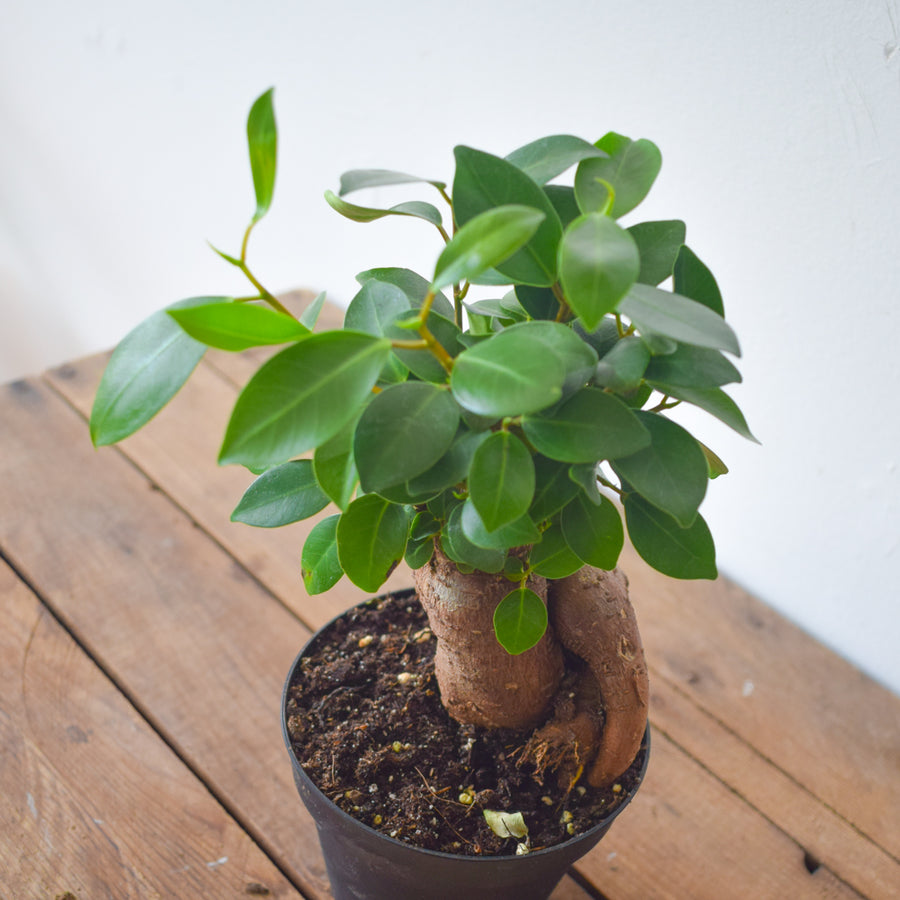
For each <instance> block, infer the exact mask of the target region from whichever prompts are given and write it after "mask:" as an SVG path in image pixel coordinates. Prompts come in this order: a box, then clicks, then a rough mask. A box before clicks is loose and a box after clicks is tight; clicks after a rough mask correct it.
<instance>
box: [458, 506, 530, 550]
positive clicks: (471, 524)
mask: <svg viewBox="0 0 900 900" xmlns="http://www.w3.org/2000/svg"><path fill="white" fill-rule="evenodd" d="M460 524H461V526H462V530H463V534H465V536H466V537H467V538H468V539H469V540H470V541H471V542H472V543H473V544H475V545H476V546H478V547H486V548H488V549H492V550H509V549H511V548H512V547H522V546H525V545H526V544H534V543H537V542H538V541H539V540H540V539H541V533H540V532H539V531H538V530H537V526H536V525H535V524H534V522H532V521H531V518H530V517H529V516H527V515H522V516H520V517H519V518H518V519H515V520H514V521H512V522H507V523H506V524H505V525H501V526H500V527H499V528H495V529H494V530H493V531H488V530H487V527H486V526H485V524H484V522H483V521H482V519H481V516H480V515H478V510H477V509H476V508H475V504H474V503H472V498H471V497H470V498H469V499H468V500H466V502H465V503H464V504H463V506H462V512H461V513H460Z"/></svg>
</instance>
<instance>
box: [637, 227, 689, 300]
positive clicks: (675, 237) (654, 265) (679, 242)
mask: <svg viewBox="0 0 900 900" xmlns="http://www.w3.org/2000/svg"><path fill="white" fill-rule="evenodd" d="M685 230H686V229H685V224H684V222H681V221H679V220H678V219H672V220H669V221H665V222H641V223H640V224H639V225H632V226H631V228H629V229H628V233H629V234H630V235H631V236H632V237H633V238H634V242H635V244H637V248H638V252H639V253H640V256H641V271H640V273H639V274H638V279H637V280H638V281H640V282H641V284H652V285H657V284H659V283H660V282H663V281H665V280H666V279H667V278H668V277H669V276H670V275H671V274H672V271H673V269H674V268H675V258H676V257H677V256H678V253H679V251H680V250H681V248H682V246H683V244H684V236H685ZM675 290H676V291H677V290H678V288H675Z"/></svg>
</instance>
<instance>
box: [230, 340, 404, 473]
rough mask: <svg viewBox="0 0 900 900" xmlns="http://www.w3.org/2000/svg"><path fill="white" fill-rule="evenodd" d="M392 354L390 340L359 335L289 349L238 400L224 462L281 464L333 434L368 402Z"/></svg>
mask: <svg viewBox="0 0 900 900" xmlns="http://www.w3.org/2000/svg"><path fill="white" fill-rule="evenodd" d="M390 350H391V344H390V341H388V340H387V339H385V338H376V337H372V336H370V335H367V334H360V333H358V332H354V331H326V332H323V333H322V334H313V335H310V336H309V337H308V338H306V339H305V340H303V341H300V342H299V343H297V344H294V345H293V346H291V347H288V348H287V349H286V350H282V351H281V352H280V353H278V354H277V355H275V356H273V357H272V358H271V359H270V360H268V362H266V363H264V364H263V365H262V367H261V368H260V369H259V370H258V371H257V372H256V374H255V375H254V376H253V377H252V378H251V379H250V381H249V382H248V383H247V385H246V386H245V387H244V389H243V391H241V393H240V395H239V396H238V399H237V403H235V406H234V410H233V411H232V413H231V419H230V421H229V423H228V428H227V430H226V432H225V439H224V441H223V442H222V449H221V450H220V451H219V463H220V464H222V465H226V464H228V463H240V464H242V465H246V466H268V465H275V464H277V463H281V462H285V461H286V460H288V459H291V458H292V457H295V456H299V455H300V454H301V453H305V452H306V451H307V450H311V449H313V448H314V447H317V446H318V445H319V444H322V443H324V442H325V441H327V440H329V438H332V437H334V435H335V434H337V433H338V431H340V430H341V428H342V427H343V426H344V425H346V424H347V422H349V421H350V420H351V419H352V418H353V417H354V416H355V415H356V413H357V411H358V409H359V407H360V406H361V405H362V403H363V402H364V401H365V400H367V399H368V397H369V394H370V393H371V390H372V388H373V386H374V385H375V382H376V380H377V378H378V374H379V372H380V371H381V369H382V367H383V366H384V363H385V362H386V361H387V357H388V354H389V353H390Z"/></svg>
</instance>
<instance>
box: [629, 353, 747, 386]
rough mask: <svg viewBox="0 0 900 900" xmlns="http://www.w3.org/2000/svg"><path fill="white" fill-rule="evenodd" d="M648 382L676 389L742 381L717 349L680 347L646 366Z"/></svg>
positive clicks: (739, 375)
mask: <svg viewBox="0 0 900 900" xmlns="http://www.w3.org/2000/svg"><path fill="white" fill-rule="evenodd" d="M645 377H646V378H647V380H648V381H656V382H660V383H661V384H668V385H673V386H675V387H689V388H711V387H721V386H722V385H723V384H730V383H732V382H739V381H741V373H740V372H738V370H737V369H736V368H735V366H734V364H733V363H732V362H731V360H729V359H728V358H727V357H726V356H723V355H722V353H720V352H719V351H718V350H710V349H709V348H707V347H695V346H694V345H693V344H679V345H678V346H677V347H676V348H675V351H674V352H673V353H668V354H666V355H665V356H654V357H653V359H651V360H650V362H649V364H648V365H647V371H646V374H645Z"/></svg>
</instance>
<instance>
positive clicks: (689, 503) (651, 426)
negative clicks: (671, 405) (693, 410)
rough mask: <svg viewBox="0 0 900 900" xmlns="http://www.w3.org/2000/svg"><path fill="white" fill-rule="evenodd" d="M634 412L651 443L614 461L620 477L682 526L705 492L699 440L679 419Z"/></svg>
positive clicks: (688, 521) (614, 466) (689, 522)
mask: <svg viewBox="0 0 900 900" xmlns="http://www.w3.org/2000/svg"><path fill="white" fill-rule="evenodd" d="M635 415H636V416H637V417H638V419H639V420H640V421H641V423H642V424H643V426H644V427H645V428H646V429H647V431H649V432H650V446H649V447H645V448H644V449H643V450H640V451H638V452H637V453H635V454H633V455H631V456H623V457H620V458H618V459H616V460H615V461H614V462H613V463H612V467H613V469H614V470H615V472H616V474H617V475H619V477H620V478H624V479H626V480H627V481H628V483H629V485H630V486H631V487H632V488H634V490H636V491H637V492H638V493H639V494H641V495H642V496H643V497H645V498H646V499H647V500H648V501H649V502H650V503H652V504H653V505H654V506H658V507H659V508H660V509H662V510H664V511H665V512H667V513H669V515H671V516H673V517H674V518H675V519H676V520H677V521H678V522H679V524H680V525H681V526H682V527H687V526H688V525H690V524H691V522H693V521H694V517H695V516H696V515H697V509H698V507H699V506H700V503H701V502H702V501H703V497H704V496H705V495H706V486H707V484H708V477H707V469H706V459H705V457H704V456H703V451H702V450H701V449H700V445H699V444H698V443H697V441H696V440H695V439H694V438H693V437H692V436H691V435H690V434H689V433H688V432H687V431H685V430H684V428H682V427H681V426H680V425H678V424H677V423H676V422H673V421H671V420H670V419H667V418H665V417H664V416H660V415H657V414H655V413H648V412H636V413H635Z"/></svg>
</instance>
